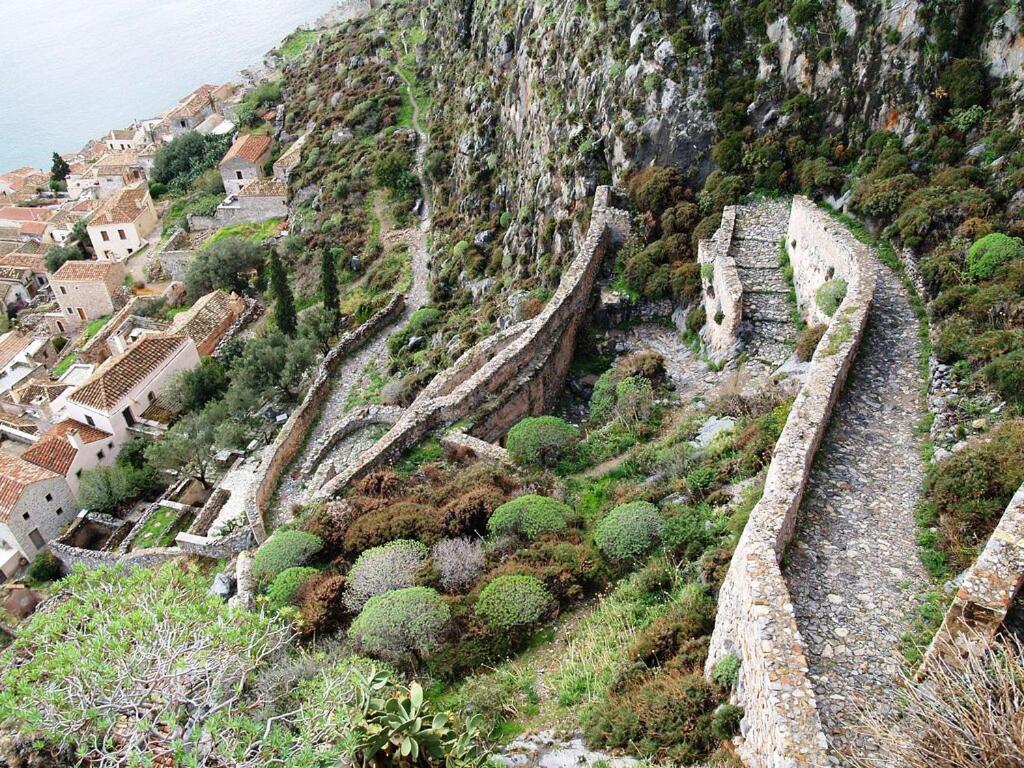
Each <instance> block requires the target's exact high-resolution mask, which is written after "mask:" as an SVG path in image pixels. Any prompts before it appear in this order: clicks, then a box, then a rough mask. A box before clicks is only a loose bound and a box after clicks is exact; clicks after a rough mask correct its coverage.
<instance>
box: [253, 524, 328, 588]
mask: <svg viewBox="0 0 1024 768" xmlns="http://www.w3.org/2000/svg"><path fill="white" fill-rule="evenodd" d="M322 546H323V542H321V540H320V537H319V536H314V535H313V534H312V533H306V532H305V531H292V530H289V531H278V532H277V533H275V534H274V535H273V536H271V537H270V538H269V539H267V540H266V542H265V543H264V544H263V546H262V547H260V548H259V550H257V552H256V556H255V557H253V559H252V575H253V576H254V577H255V578H256V580H257V581H261V582H266V581H269V580H270V579H272V578H274V577H275V576H277V574H279V573H281V571H284V570H286V569H288V568H294V567H295V566H297V565H304V564H305V563H307V562H308V561H309V559H310V558H311V557H312V556H313V555H315V554H316V553H317V552H319V551H320V548H321V547H322Z"/></svg>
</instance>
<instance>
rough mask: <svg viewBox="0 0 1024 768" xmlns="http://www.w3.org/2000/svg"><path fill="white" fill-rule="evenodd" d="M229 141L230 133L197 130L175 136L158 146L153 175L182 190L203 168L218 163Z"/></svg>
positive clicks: (169, 187)
mask: <svg viewBox="0 0 1024 768" xmlns="http://www.w3.org/2000/svg"><path fill="white" fill-rule="evenodd" d="M229 144H230V137H229V136H212V135H211V136H203V135H202V134H199V133H196V132H195V131H189V132H188V133H183V134H182V135H181V136H176V137H175V138H174V139H172V140H171V141H169V142H168V143H167V144H164V145H163V146H162V147H160V149H158V150H157V153H156V156H155V157H154V158H153V172H152V174H151V176H150V178H151V180H152V181H155V182H157V183H159V184H164V185H165V186H166V187H167V188H168V189H169V190H171V191H172V192H176V193H182V192H184V191H186V190H187V189H188V188H189V187H190V186H191V185H192V183H193V182H194V181H195V180H196V179H197V178H199V176H200V175H201V174H202V173H203V171H205V170H207V169H209V168H215V167H216V166H217V164H218V163H219V162H220V160H221V158H222V157H224V153H225V152H227V150H228V146H229Z"/></svg>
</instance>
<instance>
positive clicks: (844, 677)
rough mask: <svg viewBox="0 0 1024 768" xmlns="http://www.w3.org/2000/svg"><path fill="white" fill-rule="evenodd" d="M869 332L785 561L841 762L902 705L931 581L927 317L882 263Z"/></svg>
mask: <svg viewBox="0 0 1024 768" xmlns="http://www.w3.org/2000/svg"><path fill="white" fill-rule="evenodd" d="M876 272H877V278H878V282H877V288H876V292H875V301H874V303H873V304H872V306H871V310H870V314H869V322H868V328H867V332H866V334H865V337H864V339H863V341H862V343H861V347H860V351H859V353H858V356H857V358H856V360H855V362H854V365H853V369H852V370H851V372H850V376H849V379H848V380H847V382H846V387H845V389H844V391H843V393H842V395H841V397H840V399H839V402H838V403H837V404H836V407H835V409H834V411H833V417H832V421H831V423H830V425H829V429H828V431H827V433H826V435H825V439H824V442H823V443H822V445H821V447H820V448H819V450H818V455H817V459H816V461H815V465H814V468H813V470H812V474H811V479H810V484H809V486H808V489H807V493H806V495H805V496H804V501H803V506H802V508H801V510H800V515H799V518H798V523H797V531H796V535H795V537H794V540H793V543H792V544H791V545H790V547H789V549H788V550H787V552H786V557H785V560H784V561H783V566H784V574H785V577H786V580H787V582H788V585H789V591H790V594H791V595H792V599H793V604H794V607H795V611H796V618H797V623H798V625H799V628H800V632H801V634H802V635H803V638H804V642H805V647H806V652H807V657H808V661H809V663H810V677H811V680H812V683H813V686H814V690H815V694H816V697H817V704H818V712H819V715H820V717H821V722H822V725H823V726H824V729H825V732H826V734H827V736H828V738H829V741H830V760H831V761H832V762H833V764H835V765H846V764H847V762H846V760H845V759H844V756H845V755H848V754H850V753H851V752H855V753H863V752H864V751H867V750H872V749H875V745H873V744H872V743H869V742H868V741H867V740H866V739H865V738H864V737H858V736H857V735H856V733H855V731H854V730H853V729H852V728H851V726H853V725H855V724H856V723H858V722H860V718H859V714H860V713H861V712H862V711H863V708H865V707H866V708H868V709H870V710H871V711H874V712H880V713H888V712H890V711H893V710H894V708H895V705H896V701H895V697H896V695H897V691H898V680H899V677H900V669H901V666H902V664H903V658H902V656H901V653H900V647H899V646H900V638H901V636H902V634H903V633H904V632H905V631H906V630H907V629H908V628H909V627H910V625H911V623H912V621H913V619H914V615H915V612H916V609H917V606H918V604H919V594H920V592H921V591H923V590H924V589H926V588H927V583H928V582H927V575H926V573H925V571H924V569H923V567H922V566H921V564H920V561H919V559H918V552H917V545H916V542H915V534H916V527H915V525H916V524H915V522H914V506H915V503H916V501H917V497H918V492H919V489H920V487H921V482H922V479H923V475H924V464H923V462H922V460H921V458H920V456H919V444H918V438H917V437H916V435H915V426H916V424H917V422H918V419H919V418H920V416H921V413H922V407H923V404H922V402H921V398H920V396H919V392H920V380H919V377H918V371H917V364H918V353H919V350H920V345H919V341H918V338H917V320H916V318H915V317H914V314H913V312H912V311H911V308H910V305H909V303H908V301H907V296H906V294H905V293H904V291H903V288H902V286H901V285H900V282H899V280H898V279H897V277H896V276H895V275H893V273H892V272H891V271H890V270H888V269H887V268H885V267H883V266H881V265H879V266H878V267H877V270H876Z"/></svg>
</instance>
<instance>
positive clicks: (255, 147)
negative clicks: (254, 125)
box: [220, 133, 272, 195]
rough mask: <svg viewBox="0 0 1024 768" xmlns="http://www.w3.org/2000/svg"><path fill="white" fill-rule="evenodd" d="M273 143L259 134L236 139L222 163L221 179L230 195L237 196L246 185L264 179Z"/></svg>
mask: <svg viewBox="0 0 1024 768" xmlns="http://www.w3.org/2000/svg"><path fill="white" fill-rule="evenodd" d="M271 143H272V142H271V140H270V137H269V136H266V135H264V134H257V133H246V134H242V135H241V136H238V137H236V138H235V143H234V144H232V145H231V149H229V150H228V151H227V154H226V155H224V159H223V160H221V161H220V177H221V178H222V179H223V180H224V190H225V191H226V192H227V193H228V194H229V195H237V194H238V192H239V190H241V189H242V187H244V186H245V185H246V184H248V183H249V182H251V181H254V180H256V179H262V178H263V177H264V175H265V174H264V173H263V166H264V165H266V163H267V160H268V158H269V157H270V147H271Z"/></svg>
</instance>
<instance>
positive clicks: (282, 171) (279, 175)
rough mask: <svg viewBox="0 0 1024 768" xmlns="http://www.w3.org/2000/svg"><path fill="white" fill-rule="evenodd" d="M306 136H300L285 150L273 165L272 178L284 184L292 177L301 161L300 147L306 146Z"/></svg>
mask: <svg viewBox="0 0 1024 768" xmlns="http://www.w3.org/2000/svg"><path fill="white" fill-rule="evenodd" d="M306 136H308V134H305V133H304V134H302V135H301V136H299V138H298V139H296V140H295V143H294V144H292V145H291V146H290V147H288V149H286V150H285V152H284V154H283V155H281V157H279V158H278V159H277V162H276V163H274V178H275V179H278V180H279V181H283V182H284V183H285V184H287V183H288V180H289V179H291V177H292V171H293V170H295V167H296V166H297V165H298V164H299V161H301V160H302V147H303V146H304V145H305V144H306Z"/></svg>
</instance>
